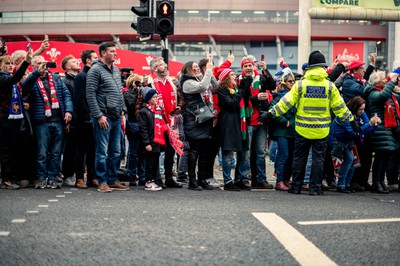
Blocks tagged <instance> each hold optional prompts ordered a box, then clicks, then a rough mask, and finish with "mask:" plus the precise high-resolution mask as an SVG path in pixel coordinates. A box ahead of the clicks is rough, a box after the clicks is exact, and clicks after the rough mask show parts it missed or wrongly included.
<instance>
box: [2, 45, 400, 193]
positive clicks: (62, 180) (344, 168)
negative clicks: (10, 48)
mask: <svg viewBox="0 0 400 266" xmlns="http://www.w3.org/2000/svg"><path fill="white" fill-rule="evenodd" d="M48 47H49V42H48V39H45V40H44V41H43V42H42V45H41V47H40V48H39V49H38V50H37V51H35V52H33V51H32V50H31V49H29V50H28V51H15V52H14V53H13V54H12V55H11V56H10V55H7V50H6V49H2V50H3V51H4V54H3V55H2V56H1V57H0V68H1V72H0V88H1V89H0V156H1V179H2V182H1V188H5V189H17V188H20V187H28V186H29V185H32V184H34V186H35V188H37V189H43V188H47V187H49V188H60V187H61V186H62V185H63V184H66V185H72V186H75V187H77V188H80V189H86V188H88V187H96V188H97V189H98V191H99V192H112V191H113V190H120V191H126V190H129V187H130V186H144V189H145V190H147V191H160V190H162V189H166V188H182V187H183V184H184V183H187V187H188V188H189V189H191V190H195V191H201V190H212V189H213V188H216V187H221V186H222V187H223V189H224V190H226V191H240V190H251V189H273V188H274V186H273V185H272V184H270V183H269V182H268V181H267V175H266V168H267V165H266V153H267V150H268V143H269V142H274V143H276V146H277V149H276V150H277V151H276V154H275V152H274V154H271V158H272V155H273V157H274V158H275V159H274V165H273V166H270V167H274V176H276V185H275V189H276V190H279V191H287V192H289V193H293V194H300V193H301V191H302V190H307V191H308V193H309V194H310V195H313V196H317V195H322V194H323V190H324V189H329V188H334V189H335V190H336V191H337V192H340V193H353V192H355V191H365V190H369V191H372V192H376V193H389V191H395V190H399V188H398V186H399V179H398V173H399V158H400V156H399V155H400V154H399V151H400V108H399V104H398V99H399V94H398V93H400V88H399V85H400V84H399V74H400V68H397V69H395V70H394V71H393V72H390V73H389V74H388V75H387V74H386V73H385V72H383V71H378V70H376V69H375V58H376V55H375V54H370V55H369V62H368V67H367V68H366V67H365V65H366V64H365V63H364V62H360V61H355V62H340V63H339V62H335V63H334V64H333V65H332V66H330V67H329V66H328V65H327V63H326V59H325V57H324V55H323V54H322V53H321V52H319V51H314V52H312V53H311V54H310V56H309V60H308V62H307V63H305V64H304V65H303V73H301V74H300V73H294V72H292V70H291V69H290V68H289V67H288V65H287V64H286V63H285V62H283V61H282V62H281V63H280V66H281V69H280V71H278V72H277V73H276V74H274V75H272V74H271V73H270V72H269V70H268V69H267V64H266V62H265V61H264V60H260V61H257V59H256V58H255V57H254V56H251V55H246V56H245V57H243V58H242V59H241V60H240V66H241V70H242V71H241V73H235V72H234V71H233V70H232V69H231V68H230V67H231V65H232V63H233V62H234V61H235V57H234V55H233V54H231V53H230V54H229V55H228V56H227V60H226V61H225V62H224V63H223V64H222V65H220V66H215V65H214V62H213V57H212V54H210V55H208V57H206V58H203V59H201V60H199V61H198V62H195V61H189V62H186V63H185V64H184V66H183V67H182V70H181V71H180V73H178V75H177V77H174V78H173V77H170V76H169V72H168V68H167V64H166V63H165V62H164V59H163V58H161V57H158V58H154V59H153V60H152V61H151V62H150V70H151V73H149V75H146V76H139V75H137V74H131V75H130V76H129V77H128V78H127V79H126V80H124V81H122V80H121V75H120V71H119V69H118V68H117V67H116V66H115V65H114V62H115V60H116V56H117V52H116V47H115V44H114V43H111V42H104V43H101V44H100V45H99V49H98V51H94V50H85V51H82V53H81V60H82V63H83V69H81V66H80V64H79V62H78V60H77V59H76V58H75V57H74V56H72V55H68V56H66V57H65V58H64V59H63V61H62V69H63V70H64V71H65V73H63V75H61V76H60V75H58V74H55V73H52V72H51V69H50V68H49V67H50V65H49V64H47V63H48V62H46V60H45V59H44V57H43V56H41V55H40V54H41V53H42V52H43V51H45V50H46V49H47V48H48ZM30 65H31V66H32V68H33V71H32V72H31V73H30V72H29V71H28V67H29V66H30ZM124 83H125V84H124ZM125 136H126V137H125ZM126 139H127V142H126V141H125V140H126ZM126 145H127V147H128V148H127V154H125V150H126V148H125V147H126ZM270 152H272V151H270ZM161 154H162V156H160V155H161ZM218 154H220V155H219V156H220V158H219V159H220V162H221V165H222V167H221V170H222V176H223V184H220V183H219V182H218V181H217V180H216V178H215V176H214V165H215V159H216V157H217V155H218ZM125 155H126V168H125V169H126V170H125V174H126V177H127V179H128V181H129V186H128V185H127V184H124V183H122V182H120V180H119V176H121V173H120V167H121V162H122V160H124V158H125ZM234 159H235V164H234V168H235V169H234V175H233V176H232V175H231V173H232V171H231V170H232V161H233V160H234ZM339 160H340V168H339V169H338V170H337V169H335V168H334V164H333V162H335V161H336V162H338V161H339ZM372 162H373V163H372ZM160 165H161V166H162V167H161V168H162V169H161V168H160ZM174 165H176V166H175V169H176V170H177V171H174V170H173V169H174ZM335 165H336V164H335ZM371 165H372V184H370V183H369V181H368V180H369V175H370V169H371ZM175 172H177V173H176V174H175ZM85 174H86V177H85ZM174 176H176V179H174ZM271 178H272V177H270V179H271ZM385 178H386V180H385Z"/></svg>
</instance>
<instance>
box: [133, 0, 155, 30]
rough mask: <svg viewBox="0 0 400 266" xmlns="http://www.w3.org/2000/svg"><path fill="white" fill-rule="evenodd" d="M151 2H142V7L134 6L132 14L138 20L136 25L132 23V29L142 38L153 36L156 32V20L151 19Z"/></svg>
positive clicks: (141, 0) (146, 0)
mask: <svg viewBox="0 0 400 266" xmlns="http://www.w3.org/2000/svg"><path fill="white" fill-rule="evenodd" d="M150 2H151V0H140V6H133V7H132V8H131V10H132V12H133V13H135V14H136V15H137V16H138V18H137V21H136V23H134V22H133V23H132V24H131V27H132V28H133V29H134V30H136V31H137V32H138V33H139V34H140V35H141V36H146V35H151V34H153V33H154V32H155V25H156V21H155V18H153V17H150V13H151V12H150V11H151V10H150V8H151V6H150Z"/></svg>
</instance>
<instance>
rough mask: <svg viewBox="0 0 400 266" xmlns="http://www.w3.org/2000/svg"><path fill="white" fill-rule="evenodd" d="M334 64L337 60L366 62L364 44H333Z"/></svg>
mask: <svg viewBox="0 0 400 266" xmlns="http://www.w3.org/2000/svg"><path fill="white" fill-rule="evenodd" d="M332 50H333V52H332V62H333V61H335V59H337V60H338V62H339V63H341V62H353V61H361V62H364V53H365V48H364V43H363V42H333V49H332Z"/></svg>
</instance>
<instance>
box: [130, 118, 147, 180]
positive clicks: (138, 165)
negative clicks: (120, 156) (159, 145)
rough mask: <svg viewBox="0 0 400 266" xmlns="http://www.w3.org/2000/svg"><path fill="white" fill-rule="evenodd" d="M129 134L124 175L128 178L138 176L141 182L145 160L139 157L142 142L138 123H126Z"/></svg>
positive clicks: (143, 175)
mask: <svg viewBox="0 0 400 266" xmlns="http://www.w3.org/2000/svg"><path fill="white" fill-rule="evenodd" d="M127 123H128V124H127V125H128V126H129V130H130V133H129V134H128V135H127V136H128V142H129V147H128V158H127V167H126V173H127V174H128V176H129V178H132V177H134V176H139V179H141V180H143V179H144V177H145V160H144V158H143V156H141V154H140V153H141V150H142V149H141V148H142V141H141V138H140V134H139V123H138V122H127Z"/></svg>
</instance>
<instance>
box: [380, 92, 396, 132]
mask: <svg viewBox="0 0 400 266" xmlns="http://www.w3.org/2000/svg"><path fill="white" fill-rule="evenodd" d="M375 89H377V90H378V91H382V88H379V87H375ZM391 96H392V100H393V103H394V108H395V109H393V106H392V104H391V103H390V101H389V100H387V101H386V102H385V107H384V109H383V123H384V126H385V128H389V127H397V119H400V108H399V103H398V102H397V98H396V96H395V95H394V93H392V95H391ZM394 110H396V113H394Z"/></svg>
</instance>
